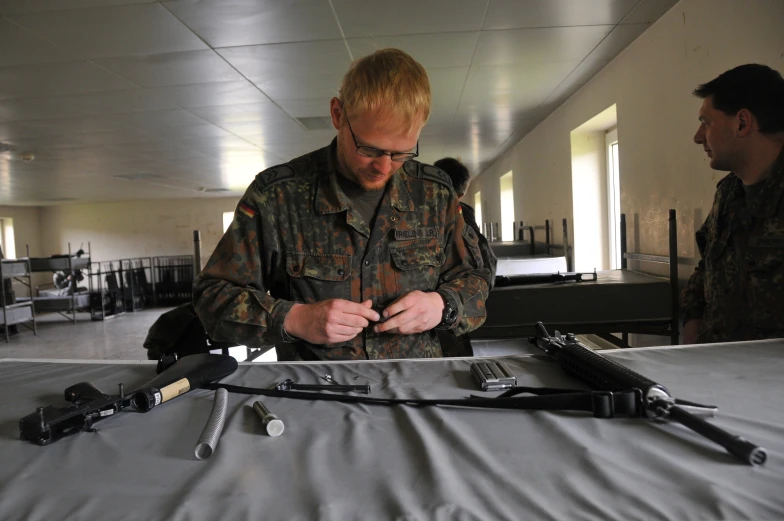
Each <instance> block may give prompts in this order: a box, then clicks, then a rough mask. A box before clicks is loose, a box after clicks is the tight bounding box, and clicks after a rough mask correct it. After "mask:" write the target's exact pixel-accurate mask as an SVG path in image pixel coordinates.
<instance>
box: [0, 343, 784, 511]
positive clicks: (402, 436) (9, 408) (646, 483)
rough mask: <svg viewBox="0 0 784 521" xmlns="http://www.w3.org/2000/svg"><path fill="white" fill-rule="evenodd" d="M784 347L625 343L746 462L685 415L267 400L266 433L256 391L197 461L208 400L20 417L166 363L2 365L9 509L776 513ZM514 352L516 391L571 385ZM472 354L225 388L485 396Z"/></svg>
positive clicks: (627, 356)
mask: <svg viewBox="0 0 784 521" xmlns="http://www.w3.org/2000/svg"><path fill="white" fill-rule="evenodd" d="M783 354H784V340H779V341H764V342H757V343H741V344H724V345H713V346H700V347H686V348H656V349H638V350H626V351H618V352H613V353H612V354H611V356H613V357H614V358H615V359H616V360H619V361H621V362H622V363H625V364H627V365H629V366H630V367H632V368H633V369H635V370H637V371H639V372H642V373H643V374H645V375H646V376H648V377H649V378H652V379H654V380H657V381H659V382H660V383H662V384H663V385H665V386H667V387H668V388H669V389H670V391H671V392H672V393H673V394H674V395H676V396H679V397H682V398H686V399H690V400H694V401H700V402H707V403H714V404H716V405H718V406H719V407H720V414H719V416H718V417H717V418H715V419H714V420H713V421H714V422H715V423H716V424H717V425H719V426H721V427H723V428H725V429H728V430H730V431H732V432H734V433H737V434H741V435H743V436H744V437H746V438H747V439H749V440H751V441H753V442H755V443H757V444H759V445H761V446H763V447H765V448H766V449H768V453H769V459H768V462H767V464H766V465H765V466H763V467H756V468H752V467H750V466H746V465H744V464H741V463H739V462H737V461H736V460H735V459H733V458H732V457H731V456H729V455H728V454H726V453H725V452H724V451H723V449H721V448H719V447H717V446H715V445H713V444H712V443H710V442H707V441H705V440H703V439H702V438H700V437H698V436H697V435H695V434H693V433H691V431H688V430H687V429H685V428H684V427H682V426H679V425H674V424H664V423H658V422H654V421H650V420H640V419H629V418H616V419H595V418H593V417H591V416H590V415H585V414H582V413H565V412H561V413H554V412H524V411H489V410H470V409H460V408H446V407H438V408H434V407H430V408H415V407H409V406H395V407H379V406H365V405H353V404H340V403H333V402H311V401H295V400H286V399H274V398H263V401H264V403H265V404H266V405H267V407H268V408H269V409H270V410H271V411H272V412H274V413H276V414H277V415H278V416H279V417H280V419H282V420H283V422H284V423H285V431H284V433H283V435H282V436H280V437H277V438H272V437H269V436H267V435H265V434H263V433H262V428H261V423H260V421H259V419H258V418H257V417H256V416H255V414H254V413H253V411H252V409H251V404H252V403H253V401H254V400H256V399H257V398H258V397H253V396H246V395H237V394H231V395H230V396H229V414H228V417H227V420H226V426H225V429H224V431H223V436H222V438H221V440H220V443H219V444H218V446H217V449H216V452H215V454H214V455H213V456H212V458H211V459H209V460H207V461H198V460H196V459H195V457H194V455H193V448H194V444H195V443H196V441H197V438H198V436H199V434H200V432H201V429H202V428H203V427H204V425H205V422H206V420H207V417H208V415H209V412H210V409H211V407H212V401H211V396H212V392H210V391H205V390H198V391H193V392H191V393H189V394H187V395H184V396H181V397H179V398H176V399H175V400H173V401H171V402H168V403H165V404H163V405H161V406H160V407H158V408H155V409H153V410H152V411H150V412H149V413H146V414H137V413H131V412H127V413H122V414H120V415H118V416H115V417H113V418H109V419H107V420H105V421H104V422H101V423H99V424H98V431H97V432H94V433H87V432H84V433H79V434H77V435H75V436H72V437H69V438H65V439H63V440H60V441H58V442H56V443H54V444H53V445H50V446H47V447H39V446H36V445H33V444H31V443H29V442H22V441H20V440H19V439H18V427H17V425H18V420H19V419H20V418H21V417H22V416H24V415H27V414H29V413H31V412H33V411H34V410H35V408H36V407H37V406H40V405H44V404H62V403H64V402H63V398H62V392H63V390H64V388H66V387H67V386H69V385H71V384H73V383H76V382H79V381H91V382H93V383H94V384H96V385H97V386H98V387H99V388H101V389H103V390H105V391H109V392H111V391H113V390H114V389H116V385H117V383H118V382H123V383H124V384H125V386H126V389H130V388H131V387H133V386H135V385H138V384H141V383H143V382H144V381H146V380H147V379H149V378H150V377H152V376H153V375H154V366H153V365H150V364H144V363H141V362H139V363H134V364H129V365H122V364H109V363H50V362H29V361H5V362H3V363H0V404H1V405H2V407H0V415H1V416H2V420H1V421H0V454H1V455H2V465H0V519H2V520H27V521H36V520H47V521H51V520H59V519H67V520H94V519H101V520H137V519H138V520H158V519H161V520H164V519H165V520H217V519H221V520H235V519H237V520H251V519H253V520H256V519H258V520H285V521H290V520H340V521H345V520H354V519H361V520H377V519H378V520H383V519H405V520H413V519H417V520H419V519H422V520H496V519H499V520H500V519H503V520H603V521H604V520H622V521H631V520H659V519H661V520H675V519H677V520H681V519H700V520H703V519H732V520H736V519H754V520H770V519H784V458H783V457H782V455H784V400H782V396H783V391H784V383H782V382H783V380H782V378H781V373H782V369H784V356H782V355H783ZM504 361H505V362H506V363H507V364H508V365H509V366H510V367H511V368H513V370H514V371H515V373H516V374H517V375H518V376H519V383H520V384H522V385H532V386H538V385H547V386H559V387H579V385H578V384H577V383H576V382H575V380H573V379H571V378H570V377H568V376H565V375H564V374H563V373H562V371H561V369H560V368H559V367H558V366H557V365H555V364H553V363H551V362H549V361H547V360H543V359H541V358H540V357H538V356H520V357H507V358H504ZM470 362H471V359H445V360H412V361H381V362H348V363H331V364H324V363H300V364H284V363H275V364H249V365H241V366H240V368H239V369H238V371H237V372H236V373H235V374H234V375H232V376H231V377H229V378H227V379H226V381H227V382H229V383H234V384H240V385H250V386H268V385H270V384H272V383H274V382H276V381H279V380H282V379H284V378H293V379H294V380H296V381H299V382H303V383H317V382H323V380H320V376H321V375H323V374H325V373H329V374H331V375H332V376H333V377H334V378H335V380H337V381H338V382H342V383H349V382H353V383H361V382H362V383H364V382H367V383H369V384H370V385H371V386H372V390H373V394H372V396H378V397H381V396H398V397H463V396H466V395H468V394H470V393H477V392H478V391H477V390H476V387H475V384H474V383H473V381H472V380H471V377H470V375H469V371H468V367H469V364H470Z"/></svg>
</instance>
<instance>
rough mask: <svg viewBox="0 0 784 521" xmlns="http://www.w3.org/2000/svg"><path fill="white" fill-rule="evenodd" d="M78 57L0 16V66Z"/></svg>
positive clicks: (59, 60) (70, 59) (54, 61)
mask: <svg viewBox="0 0 784 521" xmlns="http://www.w3.org/2000/svg"><path fill="white" fill-rule="evenodd" d="M77 59H78V57H77V56H75V55H74V54H73V53H71V52H68V51H66V50H64V49H63V48H61V47H58V46H57V45H54V44H53V43H51V42H48V41H46V40H44V39H43V38H41V37H40V36H36V35H35V34H33V33H32V32H30V31H29V30H27V29H25V28H23V27H20V26H18V25H17V24H15V23H13V22H11V21H9V20H6V19H3V18H0V67H7V66H9V65H30V64H33V63H56V62H67V61H75V60H77Z"/></svg>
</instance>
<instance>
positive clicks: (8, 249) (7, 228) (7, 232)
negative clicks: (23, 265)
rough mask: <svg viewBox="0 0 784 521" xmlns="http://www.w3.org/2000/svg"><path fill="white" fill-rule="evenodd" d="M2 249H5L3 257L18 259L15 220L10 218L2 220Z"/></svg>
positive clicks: (0, 225) (0, 241) (0, 231)
mask: <svg viewBox="0 0 784 521" xmlns="http://www.w3.org/2000/svg"><path fill="white" fill-rule="evenodd" d="M0 247H2V248H3V257H4V258H6V259H15V258H16V244H15V240H14V220H13V219H11V218H8V217H2V218H0Z"/></svg>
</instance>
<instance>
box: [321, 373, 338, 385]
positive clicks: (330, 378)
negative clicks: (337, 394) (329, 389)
mask: <svg viewBox="0 0 784 521" xmlns="http://www.w3.org/2000/svg"><path fill="white" fill-rule="evenodd" d="M321 378H323V379H324V380H326V381H328V382H329V383H331V384H332V385H340V384H339V383H337V382H336V381H335V379H334V378H332V375H331V374H325V375H324V376H322V377H321Z"/></svg>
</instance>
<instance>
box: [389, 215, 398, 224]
mask: <svg viewBox="0 0 784 521" xmlns="http://www.w3.org/2000/svg"><path fill="white" fill-rule="evenodd" d="M389 220H390V221H392V222H395V221H397V216H396V215H393V216H392V217H390V218H389Z"/></svg>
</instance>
